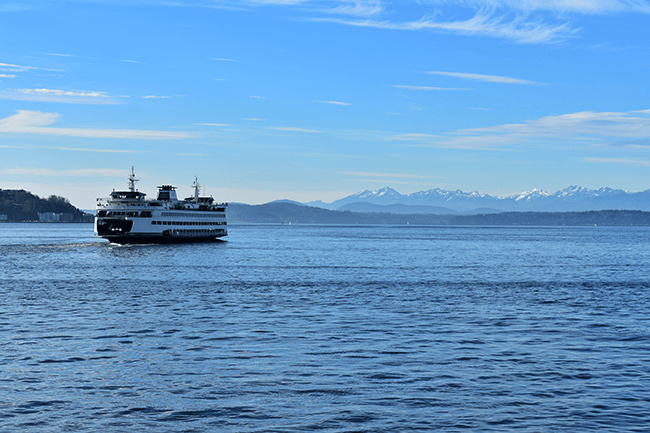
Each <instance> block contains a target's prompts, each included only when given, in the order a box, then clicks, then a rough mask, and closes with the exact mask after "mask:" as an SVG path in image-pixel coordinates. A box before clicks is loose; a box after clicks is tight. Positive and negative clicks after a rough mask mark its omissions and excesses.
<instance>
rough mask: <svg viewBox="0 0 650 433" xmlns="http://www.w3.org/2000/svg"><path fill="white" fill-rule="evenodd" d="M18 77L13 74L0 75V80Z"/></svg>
mask: <svg viewBox="0 0 650 433" xmlns="http://www.w3.org/2000/svg"><path fill="white" fill-rule="evenodd" d="M17 77H18V75H15V74H0V78H17Z"/></svg>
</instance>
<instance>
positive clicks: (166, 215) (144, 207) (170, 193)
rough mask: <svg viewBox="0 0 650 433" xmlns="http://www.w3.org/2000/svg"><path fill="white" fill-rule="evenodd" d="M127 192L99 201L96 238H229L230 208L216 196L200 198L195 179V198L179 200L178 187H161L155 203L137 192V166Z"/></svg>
mask: <svg viewBox="0 0 650 433" xmlns="http://www.w3.org/2000/svg"><path fill="white" fill-rule="evenodd" d="M128 179H129V187H128V190H127V191H115V190H113V192H111V196H110V197H109V198H98V199H97V213H96V215H95V236H97V237H101V238H104V239H108V240H109V241H110V242H114V243H118V244H145V243H177V242H207V241H215V240H218V239H219V238H221V237H223V236H227V235H228V231H227V229H226V226H227V223H226V206H228V203H215V202H214V199H213V198H212V197H201V196H200V185H199V182H198V179H197V178H196V177H195V178H194V184H193V185H192V187H193V188H194V197H188V198H186V199H184V200H179V199H178V197H177V194H176V187H174V186H171V185H162V186H159V187H158V194H157V197H156V199H155V200H149V199H146V198H145V197H146V194H144V193H142V192H140V191H138V190H136V188H135V183H136V182H138V181H139V179H136V176H135V172H134V170H133V167H131V175H130V176H129V178H128Z"/></svg>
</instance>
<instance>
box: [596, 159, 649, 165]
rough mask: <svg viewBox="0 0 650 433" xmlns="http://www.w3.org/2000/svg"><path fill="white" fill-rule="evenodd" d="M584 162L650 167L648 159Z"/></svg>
mask: <svg viewBox="0 0 650 433" xmlns="http://www.w3.org/2000/svg"><path fill="white" fill-rule="evenodd" d="M583 161H585V162H590V163H594V164H622V165H633V166H641V167H650V161H649V160H647V159H629V158H584V159H583Z"/></svg>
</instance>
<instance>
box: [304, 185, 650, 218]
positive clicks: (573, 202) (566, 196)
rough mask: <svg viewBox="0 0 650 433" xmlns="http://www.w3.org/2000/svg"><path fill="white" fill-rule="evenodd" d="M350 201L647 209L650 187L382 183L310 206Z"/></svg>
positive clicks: (466, 208) (464, 207) (468, 207)
mask: <svg viewBox="0 0 650 433" xmlns="http://www.w3.org/2000/svg"><path fill="white" fill-rule="evenodd" d="M352 203H370V204H374V205H383V206H387V205H394V204H402V205H408V206H436V207H443V208H448V209H452V210H455V211H458V212H471V211H473V210H476V209H479V208H480V209H481V210H484V209H491V210H500V211H547V212H553V211H557V212H560V211H561V212H569V211H586V210H605V209H633V210H645V211H650V190H646V191H641V192H627V191H624V190H622V189H612V188H600V189H595V190H594V189H589V188H584V187H580V186H570V187H568V188H565V189H562V190H560V191H557V192H555V193H550V192H547V191H543V190H541V189H533V190H531V191H526V192H522V193H520V194H516V195H513V196H510V197H503V198H501V197H493V196H490V195H488V194H483V193H479V192H476V191H474V192H468V193H466V192H463V191H461V190H456V191H446V190H442V189H439V188H435V189H431V190H428V191H420V192H416V193H413V194H400V193H399V192H397V191H396V190H394V189H392V188H389V187H384V188H382V189H379V190H376V191H370V190H365V191H362V192H359V193H357V194H352V195H350V196H348V197H345V198H342V199H340V200H336V201H334V202H332V203H329V204H327V203H323V202H312V203H308V204H310V205H313V206H317V207H323V208H326V209H339V208H341V207H343V206H346V205H350V204H352Z"/></svg>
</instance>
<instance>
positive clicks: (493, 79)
mask: <svg viewBox="0 0 650 433" xmlns="http://www.w3.org/2000/svg"><path fill="white" fill-rule="evenodd" d="M427 74H434V75H445V76H448V77H454V78H462V79H465V80H476V81H487V82H488V83H501V84H543V83H536V82H534V81H529V80H522V79H520V78H511V77H503V76H499V75H483V74H468V73H465V72H442V71H429V72H427Z"/></svg>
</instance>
